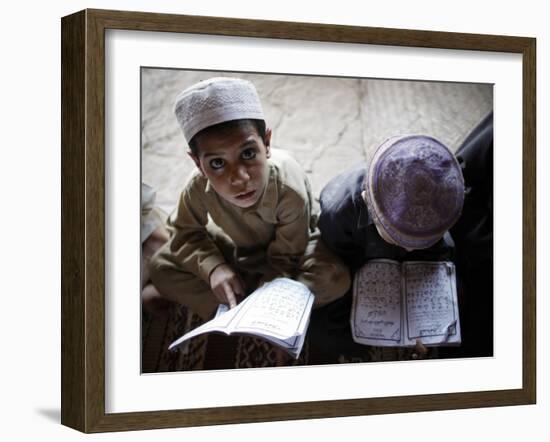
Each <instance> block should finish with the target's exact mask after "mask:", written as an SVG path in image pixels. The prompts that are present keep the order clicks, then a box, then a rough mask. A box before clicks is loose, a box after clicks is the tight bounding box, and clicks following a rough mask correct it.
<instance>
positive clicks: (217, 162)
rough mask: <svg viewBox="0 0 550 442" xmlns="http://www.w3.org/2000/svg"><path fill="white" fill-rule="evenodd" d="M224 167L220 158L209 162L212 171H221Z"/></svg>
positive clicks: (223, 162)
mask: <svg viewBox="0 0 550 442" xmlns="http://www.w3.org/2000/svg"><path fill="white" fill-rule="evenodd" d="M224 165H225V161H224V160H222V159H221V158H214V159H213V160H210V167H211V168H212V169H221V168H222V167H223V166H224Z"/></svg>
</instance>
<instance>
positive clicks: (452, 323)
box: [403, 262, 460, 345]
mask: <svg viewBox="0 0 550 442" xmlns="http://www.w3.org/2000/svg"><path fill="white" fill-rule="evenodd" d="M403 271H404V275H405V294H406V322H407V326H406V338H407V340H408V341H410V342H409V344H411V345H413V344H414V342H415V341H416V339H420V340H421V341H422V342H423V343H424V344H428V345H429V344H445V343H447V344H456V343H460V323H459V317H458V305H457V297H456V275H455V267H454V265H453V264H452V263H451V262H432V263H430V262H408V263H407V264H406V265H405V266H404V270H403Z"/></svg>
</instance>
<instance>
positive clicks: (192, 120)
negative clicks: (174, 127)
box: [174, 77, 265, 142]
mask: <svg viewBox="0 0 550 442" xmlns="http://www.w3.org/2000/svg"><path fill="white" fill-rule="evenodd" d="M174 113H175V114H176V118H177V120H178V123H179V124H180V126H181V128H182V130H183V135H184V136H185V139H186V140H187V142H189V141H191V139H192V138H193V137H194V136H195V135H196V134H197V133H198V132H200V131H201V130H203V129H205V128H207V127H209V126H213V125H215V124H218V123H224V122H226V121H232V120H240V119H245V118H246V119H256V120H265V118H264V113H263V111H262V105H261V103H260V97H259V96H258V92H256V88H255V87H254V85H253V84H252V83H251V82H250V81H246V80H243V79H240V78H229V77H215V78H210V79H209V80H205V81H201V82H199V83H196V84H194V85H193V86H191V87H189V88H187V89H185V90H184V91H182V92H181V93H180V94H179V95H178V96H177V98H176V101H175V103H174Z"/></svg>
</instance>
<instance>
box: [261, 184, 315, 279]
mask: <svg viewBox="0 0 550 442" xmlns="http://www.w3.org/2000/svg"><path fill="white" fill-rule="evenodd" d="M276 217H277V225H276V227H275V235H274V238H273V240H272V241H271V243H270V244H269V246H268V248H267V257H268V263H269V265H270V267H271V270H272V272H271V273H270V274H267V275H265V277H264V278H263V279H264V281H268V280H271V279H274V278H275V277H277V276H286V277H292V276H293V275H295V274H296V272H297V270H298V268H299V265H300V261H301V259H302V257H303V255H304V252H305V250H306V247H307V244H308V241H309V227H310V217H311V208H310V206H309V204H307V203H306V202H304V199H303V197H302V196H300V194H298V193H297V192H295V191H293V190H291V189H288V190H287V191H285V192H284V193H283V195H282V197H281V199H280V201H279V204H278V207H277V214H276Z"/></svg>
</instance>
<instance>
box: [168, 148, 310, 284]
mask: <svg viewBox="0 0 550 442" xmlns="http://www.w3.org/2000/svg"><path fill="white" fill-rule="evenodd" d="M271 152H272V155H271V158H269V160H268V167H269V178H268V183H267V186H266V188H265V190H264V193H263V195H262V196H261V197H260V199H259V200H258V202H257V203H256V204H254V206H252V207H248V208H244V209H243V208H240V207H237V206H235V205H233V204H231V203H229V202H228V201H226V200H224V199H223V198H221V197H220V196H219V195H218V194H217V193H216V192H215V190H214V189H213V188H212V186H211V185H210V183H209V182H208V180H207V179H206V178H205V177H204V176H202V175H201V174H200V172H199V171H198V170H196V171H195V172H194V173H193V174H192V175H191V177H190V179H189V181H188V183H187V185H186V186H185V188H184V190H183V192H182V193H181V196H180V199H179V203H178V208H177V210H176V212H175V213H174V214H173V216H172V217H171V220H170V221H169V224H171V227H172V229H173V236H172V238H171V240H170V241H171V243H170V250H171V252H172V254H173V255H174V257H175V258H176V260H177V262H178V263H180V265H181V266H182V268H183V269H184V270H186V271H189V272H191V273H194V274H195V275H197V276H199V277H200V278H201V279H203V280H204V281H205V282H206V283H209V277H210V273H211V272H212V270H214V268H215V267H216V266H218V265H219V264H221V263H224V262H226V260H225V258H224V256H223V255H222V253H221V251H220V247H219V245H220V244H221V242H220V241H219V239H220V233H221V232H223V233H221V235H222V236H221V238H224V242H226V243H229V244H230V245H231V247H230V248H232V249H233V250H234V256H233V258H234V260H235V262H236V263H237V265H238V267H240V268H243V269H246V270H249V271H253V272H255V273H265V272H268V271H270V270H271V271H275V272H276V273H277V274H280V275H282V276H291V275H293V274H295V273H296V271H297V270H298V265H299V263H300V260H301V258H302V256H303V254H304V251H305V249H306V246H307V243H308V241H309V237H310V234H311V233H313V231H314V230H315V228H316V223H317V215H318V211H317V210H316V208H314V202H313V200H312V197H311V189H310V185H309V181H308V179H307V176H306V174H305V172H304V171H303V169H302V168H301V167H300V166H299V164H298V163H297V162H296V161H295V160H294V159H293V158H292V157H291V156H290V155H289V154H288V153H286V152H284V151H281V150H277V149H272V151H271ZM220 231H221V232H220ZM214 237H215V238H216V241H214V239H213V238H214Z"/></svg>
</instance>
